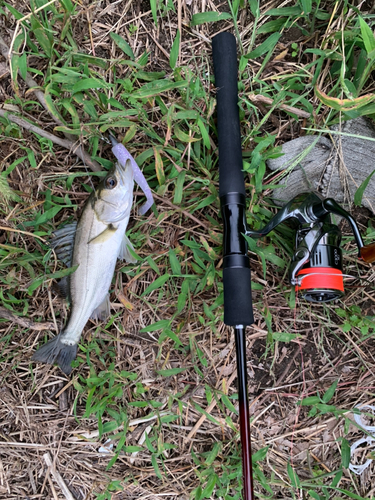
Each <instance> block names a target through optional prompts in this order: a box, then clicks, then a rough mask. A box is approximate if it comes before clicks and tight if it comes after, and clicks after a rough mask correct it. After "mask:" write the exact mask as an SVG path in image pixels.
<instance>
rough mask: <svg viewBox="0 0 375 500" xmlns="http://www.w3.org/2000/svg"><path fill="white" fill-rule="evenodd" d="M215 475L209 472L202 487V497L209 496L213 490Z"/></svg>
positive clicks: (215, 480)
mask: <svg viewBox="0 0 375 500" xmlns="http://www.w3.org/2000/svg"><path fill="white" fill-rule="evenodd" d="M217 479H218V478H217V475H216V474H210V476H209V478H208V481H207V484H206V486H205V487H204V490H203V492H202V495H203V498H211V495H212V492H213V491H214V488H215V485H216V482H217Z"/></svg>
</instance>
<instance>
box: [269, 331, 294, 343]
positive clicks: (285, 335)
mask: <svg viewBox="0 0 375 500" xmlns="http://www.w3.org/2000/svg"><path fill="white" fill-rule="evenodd" d="M299 337H301V335H299V334H298V333H289V332H273V333H272V338H273V340H276V341H278V342H287V343H288V342H290V341H291V340H295V339H298V338H299Z"/></svg>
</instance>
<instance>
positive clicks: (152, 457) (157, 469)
mask: <svg viewBox="0 0 375 500" xmlns="http://www.w3.org/2000/svg"><path fill="white" fill-rule="evenodd" d="M151 2H152V0H151ZM151 463H152V466H153V468H154V470H155V474H156V475H157V476H158V478H159V479H163V476H162V474H161V472H160V469H159V466H158V462H157V460H156V456H155V455H154V454H152V455H151Z"/></svg>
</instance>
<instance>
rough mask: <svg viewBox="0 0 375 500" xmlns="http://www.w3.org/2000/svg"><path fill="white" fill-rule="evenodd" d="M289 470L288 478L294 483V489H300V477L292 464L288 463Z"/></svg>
mask: <svg viewBox="0 0 375 500" xmlns="http://www.w3.org/2000/svg"><path fill="white" fill-rule="evenodd" d="M287 470H288V476H289V479H290V482H291V483H292V486H293V487H294V488H299V486H300V481H299V477H298V476H297V473H296V472H295V470H294V469H293V467H292V466H291V465H290V463H288V467H287Z"/></svg>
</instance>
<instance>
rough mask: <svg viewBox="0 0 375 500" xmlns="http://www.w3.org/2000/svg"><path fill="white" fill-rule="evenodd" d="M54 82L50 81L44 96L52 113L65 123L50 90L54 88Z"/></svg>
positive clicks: (57, 119) (58, 120)
mask: <svg viewBox="0 0 375 500" xmlns="http://www.w3.org/2000/svg"><path fill="white" fill-rule="evenodd" d="M52 87H53V85H52V83H49V84H48V85H47V86H46V88H45V91H44V98H45V100H46V104H47V108H48V111H49V112H50V114H51V115H52V116H53V117H54V118H55V119H56V121H57V122H62V123H65V120H64V119H63V118H62V116H61V115H60V113H59V112H58V110H57V108H56V106H55V103H54V102H53V99H52V96H51V93H50V91H51V90H52Z"/></svg>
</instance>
